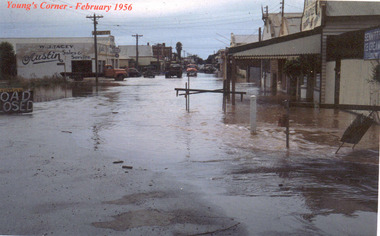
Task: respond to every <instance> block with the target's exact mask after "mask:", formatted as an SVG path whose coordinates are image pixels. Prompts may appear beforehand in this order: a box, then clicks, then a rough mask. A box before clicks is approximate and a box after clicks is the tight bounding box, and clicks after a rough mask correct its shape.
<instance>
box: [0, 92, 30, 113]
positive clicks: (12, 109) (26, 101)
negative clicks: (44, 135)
mask: <svg viewBox="0 0 380 236" xmlns="http://www.w3.org/2000/svg"><path fill="white" fill-rule="evenodd" d="M32 111H33V91H24V90H23V89H21V88H7V89H0V113H29V112H32Z"/></svg>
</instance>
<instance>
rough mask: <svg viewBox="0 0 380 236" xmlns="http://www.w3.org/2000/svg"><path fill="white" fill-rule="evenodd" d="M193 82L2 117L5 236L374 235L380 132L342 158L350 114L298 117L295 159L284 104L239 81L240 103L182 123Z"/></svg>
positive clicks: (89, 90) (38, 106)
mask: <svg viewBox="0 0 380 236" xmlns="http://www.w3.org/2000/svg"><path fill="white" fill-rule="evenodd" d="M185 82H187V78H183V79H165V78H164V76H156V78H154V79H151V78H149V79H148V78H127V79H126V80H125V81H122V82H113V81H112V83H117V84H119V85H120V86H108V87H101V88H100V89H98V90H96V89H95V88H93V87H92V86H90V87H88V86H83V84H82V86H79V85H78V86H77V87H75V88H74V89H68V90H67V89H63V88H56V89H54V90H49V89H48V90H44V91H43V90H40V91H36V92H35V99H36V101H35V103H34V111H33V113H32V114H25V115H17V114H15V115H2V116H0V128H1V131H2V135H1V138H0V147H1V154H0V161H1V163H2V164H1V166H0V188H1V191H0V207H1V209H2V211H1V213H0V214H1V217H0V234H15V235H22V234H24V235H26V234H27V235H265V236H266V235H353V236H354V235H355V236H357V235H376V232H377V226H376V224H377V209H378V207H377V204H378V176H379V165H378V163H379V126H378V125H373V126H372V127H371V128H370V129H369V130H368V132H367V133H366V134H365V136H364V137H363V138H362V140H361V142H360V143H359V144H358V145H356V147H355V149H352V148H351V147H352V145H349V144H346V145H344V146H343V147H342V148H341V149H340V150H339V152H338V154H335V152H336V150H337V148H338V147H339V144H340V142H339V140H340V138H341V136H342V134H343V132H344V130H345V129H346V128H347V127H348V125H349V124H350V123H351V122H352V121H353V119H355V115H354V114H351V113H347V112H344V111H338V110H333V109H319V108H291V109H290V149H289V150H288V149H286V146H285V144H286V140H285V133H284V131H285V128H282V127H279V126H278V118H279V117H280V116H281V115H282V114H284V113H285V110H284V108H283V107H282V106H281V105H279V101H280V100H279V98H278V97H270V96H263V94H262V91H260V90H259V89H258V88H257V87H255V86H253V85H252V84H246V83H244V84H239V85H238V86H237V90H238V91H245V92H247V95H245V96H244V97H243V101H240V97H237V99H236V105H231V102H228V103H227V106H226V109H225V110H224V109H223V96H222V94H218V93H201V94H194V95H191V98H190V111H189V112H187V111H186V109H185V108H186V107H185V98H184V96H178V97H177V96H176V92H175V90H174V88H184V87H185ZM222 84H223V81H222V80H221V79H220V78H216V77H214V76H213V75H206V74H198V77H191V78H190V86H191V88H199V89H221V88H222ZM250 95H257V96H258V104H257V110H258V113H257V132H256V133H255V134H251V132H250V124H249V107H250V104H249V100H250V99H249V97H250Z"/></svg>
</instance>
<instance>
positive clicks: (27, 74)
mask: <svg viewBox="0 0 380 236" xmlns="http://www.w3.org/2000/svg"><path fill="white" fill-rule="evenodd" d="M0 42H9V43H10V44H12V45H13V48H14V50H15V52H16V57H17V72H18V75H19V76H21V77H24V78H27V79H31V78H42V77H45V76H54V75H58V74H59V73H61V72H64V70H65V69H66V72H95V70H96V63H95V47H94V45H95V44H94V38H93V37H73V38H0ZM115 48H116V45H115V40H114V37H113V36H106V37H97V52H98V65H97V66H98V72H102V71H103V68H104V65H106V64H109V65H112V66H114V67H118V64H119V59H118V55H117V53H115ZM63 65H64V66H63Z"/></svg>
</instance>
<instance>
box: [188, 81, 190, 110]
mask: <svg viewBox="0 0 380 236" xmlns="http://www.w3.org/2000/svg"><path fill="white" fill-rule="evenodd" d="M187 88H188V89H190V76H187ZM187 93H188V94H189V98H188V101H187V111H188V112H190V91H188V92H187Z"/></svg>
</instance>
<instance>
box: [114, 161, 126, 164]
mask: <svg viewBox="0 0 380 236" xmlns="http://www.w3.org/2000/svg"><path fill="white" fill-rule="evenodd" d="M122 163H124V161H114V162H113V164H122Z"/></svg>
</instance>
